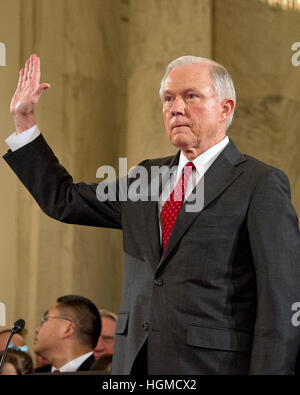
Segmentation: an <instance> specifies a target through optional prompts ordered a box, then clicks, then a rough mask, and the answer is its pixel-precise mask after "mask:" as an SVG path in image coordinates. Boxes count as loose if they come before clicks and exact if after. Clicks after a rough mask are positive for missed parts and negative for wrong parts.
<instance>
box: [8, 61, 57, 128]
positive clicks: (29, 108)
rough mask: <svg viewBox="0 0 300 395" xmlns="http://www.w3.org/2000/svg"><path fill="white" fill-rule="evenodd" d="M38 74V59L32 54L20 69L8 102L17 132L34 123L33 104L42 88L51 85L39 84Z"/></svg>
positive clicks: (35, 102)
mask: <svg viewBox="0 0 300 395" xmlns="http://www.w3.org/2000/svg"><path fill="white" fill-rule="evenodd" d="M40 76H41V72H40V59H39V57H38V56H37V55H34V54H33V55H31V56H30V58H29V59H28V60H27V61H26V63H25V68H23V69H22V70H21V71H20V75H19V82H18V86H17V89H16V91H15V94H14V96H13V98H12V101H11V104H10V113H11V115H12V116H13V118H14V121H15V125H16V132H17V134H19V133H21V132H23V131H24V130H26V129H29V128H30V127H32V126H34V125H35V120H34V109H35V106H36V105H37V103H38V102H39V100H40V97H41V95H42V93H43V92H44V90H46V89H48V88H50V87H51V86H50V84H47V83H43V84H40Z"/></svg>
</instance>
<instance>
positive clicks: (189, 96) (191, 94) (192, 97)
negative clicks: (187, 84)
mask: <svg viewBox="0 0 300 395" xmlns="http://www.w3.org/2000/svg"><path fill="white" fill-rule="evenodd" d="M195 97H196V95H195V93H189V94H188V98H189V99H194V98H195Z"/></svg>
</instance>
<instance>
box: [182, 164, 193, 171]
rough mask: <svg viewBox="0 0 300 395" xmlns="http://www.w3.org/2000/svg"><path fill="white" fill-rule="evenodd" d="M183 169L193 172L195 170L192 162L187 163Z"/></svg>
mask: <svg viewBox="0 0 300 395" xmlns="http://www.w3.org/2000/svg"><path fill="white" fill-rule="evenodd" d="M184 169H186V170H190V171H191V170H194V169H195V165H194V163H193V162H188V163H187V164H186V165H185V166H184Z"/></svg>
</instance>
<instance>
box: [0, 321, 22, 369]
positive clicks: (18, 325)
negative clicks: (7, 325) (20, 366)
mask: <svg viewBox="0 0 300 395" xmlns="http://www.w3.org/2000/svg"><path fill="white" fill-rule="evenodd" d="M24 326H25V321H24V320H22V319H19V320H18V321H16V322H15V323H14V326H13V328H12V330H11V333H10V335H9V338H8V340H7V343H6V346H5V349H4V352H3V355H2V358H1V361H0V374H1V372H2V367H3V365H4V362H5V359H6V355H7V351H8V346H9V343H10V341H11V339H12V337H13V335H15V334H16V333H18V332H21V331H22V329H23V328H24Z"/></svg>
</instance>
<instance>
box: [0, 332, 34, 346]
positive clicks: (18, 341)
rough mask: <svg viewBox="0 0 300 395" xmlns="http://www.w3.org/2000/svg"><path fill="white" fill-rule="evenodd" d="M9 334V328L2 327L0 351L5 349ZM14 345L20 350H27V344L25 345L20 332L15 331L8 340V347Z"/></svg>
mask: <svg viewBox="0 0 300 395" xmlns="http://www.w3.org/2000/svg"><path fill="white" fill-rule="evenodd" d="M10 334H11V330H10V329H3V330H2V331H0V351H3V350H4V349H5V346H6V343H7V341H8V338H9V336H10ZM14 346H15V347H18V348H19V349H20V350H21V351H25V352H26V351H28V346H27V345H26V343H25V340H24V338H23V336H22V335H21V334H20V333H16V334H15V335H13V337H12V339H11V341H10V348H12V347H14Z"/></svg>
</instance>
